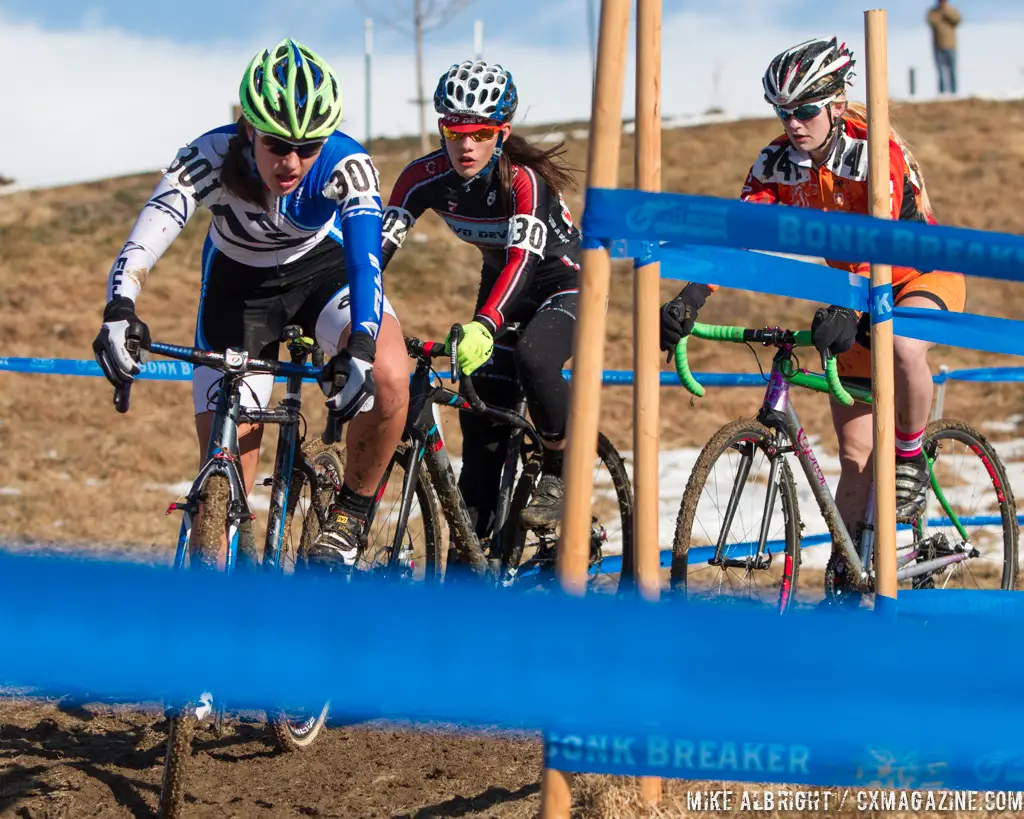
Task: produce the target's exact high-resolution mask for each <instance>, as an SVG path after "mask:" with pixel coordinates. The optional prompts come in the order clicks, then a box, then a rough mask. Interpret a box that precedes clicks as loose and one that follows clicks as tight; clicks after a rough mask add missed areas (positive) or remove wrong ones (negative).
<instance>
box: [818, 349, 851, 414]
mask: <svg viewBox="0 0 1024 819" xmlns="http://www.w3.org/2000/svg"><path fill="white" fill-rule="evenodd" d="M825 380H826V381H827V382H828V391H829V392H830V393H831V394H832V396H833V397H834V398H835V399H836V401H838V402H839V403H840V404H842V405H843V406H844V407H852V406H853V396H852V395H850V393H848V392H847V391H846V387H844V386H843V385H842V384H841V383H840V381H839V373H838V372H837V371H836V360H835V359H834V358H830V359H829V360H828V362H827V363H826V364H825Z"/></svg>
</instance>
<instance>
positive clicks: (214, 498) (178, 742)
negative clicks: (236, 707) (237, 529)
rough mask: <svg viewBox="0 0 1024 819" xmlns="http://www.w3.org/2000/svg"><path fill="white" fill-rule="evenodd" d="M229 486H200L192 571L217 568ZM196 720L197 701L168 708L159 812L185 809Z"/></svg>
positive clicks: (221, 482)
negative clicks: (186, 782) (186, 785)
mask: <svg viewBox="0 0 1024 819" xmlns="http://www.w3.org/2000/svg"><path fill="white" fill-rule="evenodd" d="M229 499H230V489H229V486H228V479H227V478H226V477H224V475H220V474H213V475H210V476H209V477H208V478H207V479H206V481H205V482H204V483H203V485H202V486H201V487H200V490H199V514H198V520H196V521H195V522H194V525H193V528H192V533H191V536H190V538H189V543H188V562H189V569H190V570H191V571H216V569H217V566H218V556H219V554H220V551H221V548H222V546H223V544H224V542H225V539H226V538H227V519H228V500H229ZM197 724H198V715H197V711H196V704H195V703H192V702H187V703H184V704H179V705H175V706H174V707H172V708H170V709H168V711H167V750H166V752H165V754H164V774H163V782H162V784H161V788H160V804H159V810H158V815H159V816H160V817H161V818H162V819H178V817H180V816H183V815H184V813H183V811H184V801H185V780H186V777H187V773H188V764H189V760H190V759H191V757H192V737H193V735H194V734H195V730H196V726H197Z"/></svg>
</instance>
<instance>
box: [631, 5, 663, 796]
mask: <svg viewBox="0 0 1024 819" xmlns="http://www.w3.org/2000/svg"><path fill="white" fill-rule="evenodd" d="M636 19H637V23H636V60H637V70H636V160H635V161H636V187H637V188H638V189H639V190H644V191H660V190H661V0H637V18H636ZM660 277H661V265H660V264H659V263H658V262H653V263H650V264H641V265H638V266H637V267H636V269H635V270H634V272H633V372H634V374H635V377H634V381H633V489H634V491H635V493H636V499H635V506H634V510H633V542H634V543H635V544H636V570H637V581H638V588H639V592H640V594H641V595H642V596H643V597H644V598H645V599H647V600H657V599H658V596H659V594H660V591H661V554H660V548H659V542H658V452H659V447H658V438H659V431H660V428H659V425H660V419H659V415H658V401H659V397H660V396H659V390H660V382H661V377H660V367H659V366H658V364H659V362H660V361H661V355H660V353H659V345H658V302H659V287H658V283H659V280H660ZM640 793H641V796H642V798H643V800H644V802H645V803H647V804H648V805H657V804H658V802H659V800H660V799H661V779H660V778H658V777H656V776H645V777H641V779H640Z"/></svg>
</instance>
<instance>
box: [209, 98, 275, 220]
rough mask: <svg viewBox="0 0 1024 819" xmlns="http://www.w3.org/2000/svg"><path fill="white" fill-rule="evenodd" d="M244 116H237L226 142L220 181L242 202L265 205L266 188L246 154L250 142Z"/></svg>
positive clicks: (250, 145)
mask: <svg viewBox="0 0 1024 819" xmlns="http://www.w3.org/2000/svg"><path fill="white" fill-rule="evenodd" d="M245 124H246V123H245V117H239V118H238V122H237V124H236V125H237V129H238V130H237V132H236V133H235V135H234V136H233V137H231V141H230V142H229V143H228V152H227V153H226V154H224V164H223V166H222V167H221V171H220V181H221V182H222V183H223V184H224V187H225V188H226V189H227V190H228V192H229V193H231V194H232V195H233V196H236V197H238V198H239V199H241V200H242V201H243V202H251V203H252V204H254V205H256V206H257V207H261V208H265V207H266V206H267V188H266V186H265V185H264V184H263V180H262V179H260V175H259V174H258V173H253V168H252V165H251V164H250V162H249V157H248V154H249V152H250V150H251V148H252V142H251V141H250V139H249V134H248V133H247V132H246V128H245Z"/></svg>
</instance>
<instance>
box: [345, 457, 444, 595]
mask: <svg viewBox="0 0 1024 819" xmlns="http://www.w3.org/2000/svg"><path fill="white" fill-rule="evenodd" d="M409 456H410V450H409V446H408V445H407V444H400V445H399V446H398V448H397V449H396V450H395V454H394V456H393V457H392V458H391V463H390V464H388V468H387V471H386V472H385V473H384V477H383V478H382V479H381V485H380V488H379V489H378V490H377V497H376V499H375V501H374V506H373V517H372V520H371V522H370V530H369V532H368V533H367V538H366V549H365V550H364V552H363V556H362V566H361V567H360V568H364V569H368V570H375V571H380V570H383V569H384V568H385V567H388V566H391V565H392V564H394V563H395V561H397V576H398V578H399V579H401V580H408V581H417V582H422V583H436V582H438V581H439V580H440V576H441V558H440V554H441V551H440V550H441V514H440V511H439V509H438V501H437V497H436V495H435V493H434V487H433V485H432V484H431V482H430V476H429V475H428V474H427V470H426V468H425V467H424V466H423V465H422V464H421V465H420V469H419V470H418V471H417V473H416V483H415V484H414V485H413V497H412V498H411V499H410V506H409V515H408V517H407V519H406V521H405V524H404V526H403V525H402V521H401V520H400V513H401V507H402V501H403V499H404V487H405V477H406V465H407V464H408V463H409ZM400 529H401V532H399V530H400ZM399 535H400V536H399ZM396 540H397V543H396ZM396 547H397V549H398V555H397V557H396V556H395V555H394V554H393V552H394V550H395V548H396Z"/></svg>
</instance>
